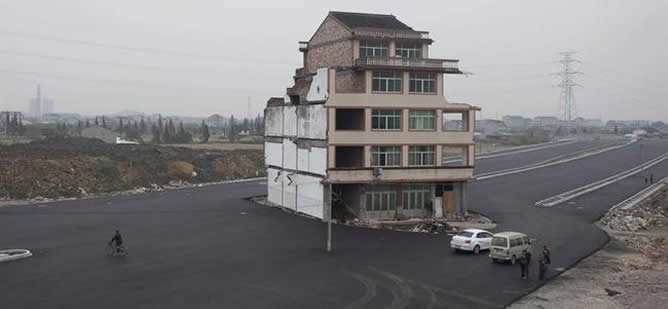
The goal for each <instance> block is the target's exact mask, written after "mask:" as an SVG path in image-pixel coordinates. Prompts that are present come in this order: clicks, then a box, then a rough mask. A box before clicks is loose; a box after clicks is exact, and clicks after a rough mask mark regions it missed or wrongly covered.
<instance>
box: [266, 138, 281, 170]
mask: <svg viewBox="0 0 668 309" xmlns="http://www.w3.org/2000/svg"><path fill="white" fill-rule="evenodd" d="M264 164H265V165H273V166H281V165H282V164H283V144H282V143H271V142H265V143H264Z"/></svg>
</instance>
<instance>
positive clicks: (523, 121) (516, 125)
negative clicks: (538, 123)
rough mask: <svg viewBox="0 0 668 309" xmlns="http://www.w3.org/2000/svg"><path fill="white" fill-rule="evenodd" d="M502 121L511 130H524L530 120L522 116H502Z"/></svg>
mask: <svg viewBox="0 0 668 309" xmlns="http://www.w3.org/2000/svg"><path fill="white" fill-rule="evenodd" d="M502 119H503V123H504V124H505V125H506V127H508V128H509V129H512V130H525V129H526V128H528V127H529V124H530V122H531V120H530V119H529V118H524V117H522V116H512V115H509V116H503V118H502Z"/></svg>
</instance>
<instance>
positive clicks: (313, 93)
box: [306, 68, 329, 103]
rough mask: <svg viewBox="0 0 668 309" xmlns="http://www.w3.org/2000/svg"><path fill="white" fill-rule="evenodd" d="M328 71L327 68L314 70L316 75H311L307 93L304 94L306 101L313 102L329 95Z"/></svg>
mask: <svg viewBox="0 0 668 309" xmlns="http://www.w3.org/2000/svg"><path fill="white" fill-rule="evenodd" d="M328 72H329V69H328V68H320V69H318V70H317V71H316V75H315V76H313V81H312V82H311V88H309V91H308V94H307V95H306V101H308V102H310V103H313V102H323V101H326V100H327V97H328V96H329V94H328V90H327V74H328Z"/></svg>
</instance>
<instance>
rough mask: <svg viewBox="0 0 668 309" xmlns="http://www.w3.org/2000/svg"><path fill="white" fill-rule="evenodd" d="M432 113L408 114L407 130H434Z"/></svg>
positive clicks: (416, 112) (413, 112)
mask: <svg viewBox="0 0 668 309" xmlns="http://www.w3.org/2000/svg"><path fill="white" fill-rule="evenodd" d="M435 116H436V113H434V111H410V113H409V114H408V128H409V129H411V130H435V129H436V126H435V122H436V120H435Z"/></svg>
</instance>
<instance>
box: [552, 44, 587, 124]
mask: <svg viewBox="0 0 668 309" xmlns="http://www.w3.org/2000/svg"><path fill="white" fill-rule="evenodd" d="M559 54H561V55H562V58H561V60H559V61H557V62H558V63H560V64H561V71H560V72H557V73H553V74H552V75H557V76H559V77H560V78H561V81H560V82H559V84H557V85H555V86H556V87H559V88H561V93H560V95H559V96H560V100H559V109H560V111H561V120H564V121H568V122H569V123H570V122H571V121H573V120H574V119H575V117H576V115H577V112H576V107H575V96H574V95H573V87H576V86H579V87H582V85H580V84H578V83H576V82H575V81H574V75H576V74H582V72H579V71H574V70H573V68H572V66H571V65H572V64H573V63H575V62H577V63H582V62H580V60H577V59H575V58H573V54H575V52H573V51H568V52H561V53H559Z"/></svg>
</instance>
